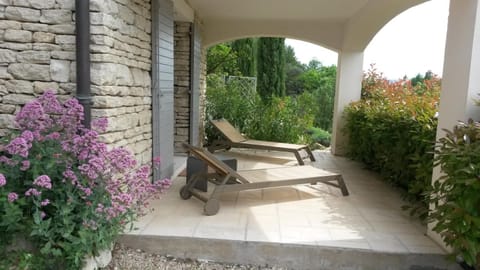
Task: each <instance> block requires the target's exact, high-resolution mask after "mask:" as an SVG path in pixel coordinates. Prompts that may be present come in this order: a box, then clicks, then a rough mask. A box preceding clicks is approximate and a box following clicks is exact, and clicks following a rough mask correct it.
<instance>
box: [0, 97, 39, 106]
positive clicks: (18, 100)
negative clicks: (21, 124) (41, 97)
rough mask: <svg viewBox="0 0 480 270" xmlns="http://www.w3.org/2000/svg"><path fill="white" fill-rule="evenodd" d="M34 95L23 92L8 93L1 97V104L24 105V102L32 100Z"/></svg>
mask: <svg viewBox="0 0 480 270" xmlns="http://www.w3.org/2000/svg"><path fill="white" fill-rule="evenodd" d="M34 98H35V97H34V96H32V95H23V94H8V95H5V96H4V97H3V101H2V103H3V104H14V105H24V104H25V103H27V102H29V101H32V100H33V99H34Z"/></svg>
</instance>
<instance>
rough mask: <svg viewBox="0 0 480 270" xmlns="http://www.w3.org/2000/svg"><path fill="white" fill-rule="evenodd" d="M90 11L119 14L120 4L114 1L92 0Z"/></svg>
mask: <svg viewBox="0 0 480 270" xmlns="http://www.w3.org/2000/svg"><path fill="white" fill-rule="evenodd" d="M90 10H92V11H100V12H104V13H109V14H114V13H118V4H117V3H116V2H115V1H113V0H90Z"/></svg>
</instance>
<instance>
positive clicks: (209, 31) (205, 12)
mask: <svg viewBox="0 0 480 270" xmlns="http://www.w3.org/2000/svg"><path fill="white" fill-rule="evenodd" d="M425 1H426V0H335V1H331V0H295V1H292V0H261V1H259V0H244V1H232V0H229V1H225V0H175V1H174V3H175V11H176V19H177V20H186V21H193V18H194V17H197V18H198V19H199V20H200V22H201V24H202V29H203V32H204V36H203V37H204V44H205V45H206V46H209V45H212V44H215V43H219V42H223V41H227V40H232V39H238V38H242V37H251V36H283V37H288V38H296V39H300V40H304V41H308V42H312V43H315V44H318V45H321V46H324V47H327V48H329V49H332V50H335V51H342V50H355V51H363V49H365V47H366V46H367V45H368V43H369V42H370V40H371V39H372V38H373V37H374V36H375V34H376V33H377V32H378V31H379V30H380V29H381V28H382V27H383V26H384V25H385V24H386V23H387V22H388V21H390V20H391V19H392V18H394V17H395V16H396V15H398V14H400V13H401V12H403V11H404V10H406V9H408V8H410V7H412V6H415V5H417V4H420V3H422V2H425Z"/></svg>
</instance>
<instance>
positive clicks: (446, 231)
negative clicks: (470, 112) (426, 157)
mask: <svg viewBox="0 0 480 270" xmlns="http://www.w3.org/2000/svg"><path fill="white" fill-rule="evenodd" d="M435 153H436V158H435V161H436V164H438V165H440V168H441V170H442V173H443V174H442V176H441V177H440V178H439V179H438V181H436V182H435V183H434V184H433V190H432V191H431V192H430V193H429V195H430V196H429V197H430V203H431V204H432V205H433V206H434V208H433V210H432V211H431V213H430V215H429V218H430V220H431V221H432V222H433V223H434V224H435V227H434V228H433V230H434V231H435V232H437V233H439V234H440V235H441V236H442V238H443V240H444V241H445V243H446V244H447V245H449V246H451V247H452V248H453V250H454V253H455V254H456V255H457V254H460V255H461V256H462V257H463V259H464V260H465V262H466V263H467V264H469V265H470V266H475V267H476V269H480V123H478V122H473V121H469V122H468V123H460V124H458V125H457V126H456V127H455V128H454V129H453V131H448V130H446V136H445V137H444V138H441V139H439V141H438V145H437V149H436V152H435Z"/></svg>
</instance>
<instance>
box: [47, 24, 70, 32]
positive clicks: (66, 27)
mask: <svg viewBox="0 0 480 270" xmlns="http://www.w3.org/2000/svg"><path fill="white" fill-rule="evenodd" d="M48 32H50V33H55V34H70V35H73V34H75V25H74V24H73V23H69V24H68V23H67V24H54V25H49V26H48Z"/></svg>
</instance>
